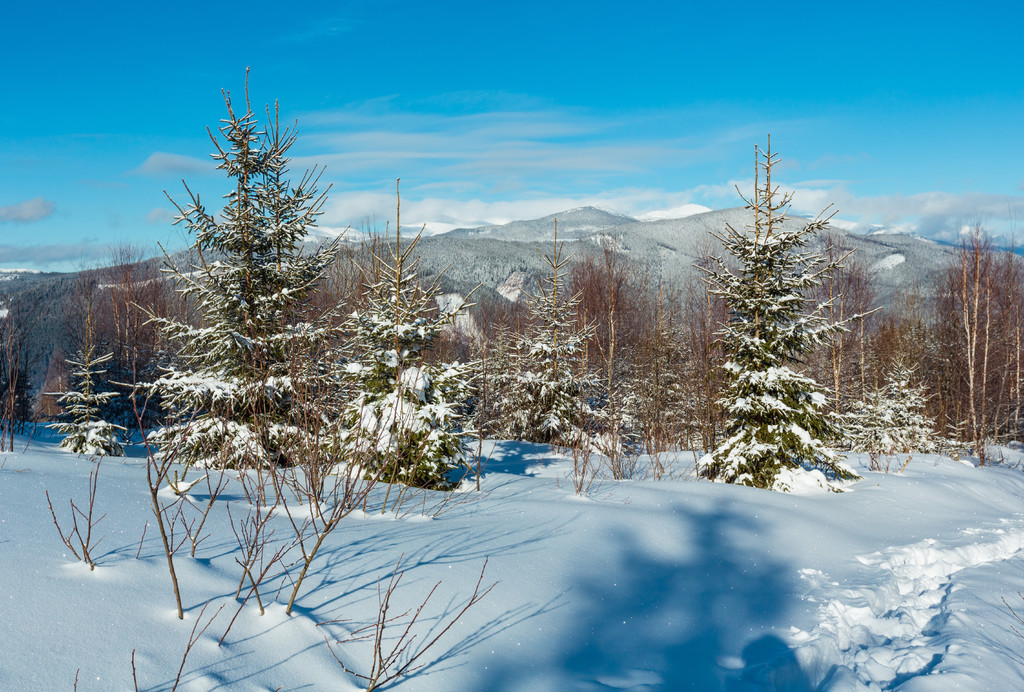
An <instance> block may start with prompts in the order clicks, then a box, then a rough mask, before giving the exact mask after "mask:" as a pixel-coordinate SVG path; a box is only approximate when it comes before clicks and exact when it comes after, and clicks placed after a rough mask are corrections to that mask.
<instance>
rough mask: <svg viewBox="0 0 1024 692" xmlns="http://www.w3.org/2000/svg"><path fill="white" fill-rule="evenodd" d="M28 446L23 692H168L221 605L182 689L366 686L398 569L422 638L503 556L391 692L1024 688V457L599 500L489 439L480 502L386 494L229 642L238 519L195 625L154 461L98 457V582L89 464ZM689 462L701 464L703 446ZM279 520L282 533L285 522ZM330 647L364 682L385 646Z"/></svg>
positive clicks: (216, 540) (555, 467)
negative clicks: (169, 539)
mask: <svg viewBox="0 0 1024 692" xmlns="http://www.w3.org/2000/svg"><path fill="white" fill-rule="evenodd" d="M22 442H24V441H22ZM23 448H24V444H22V445H21V446H19V452H18V453H15V454H7V455H0V462H2V463H3V468H2V469H0V586H2V587H3V588H2V591H0V603H2V606H0V612H2V616H3V617H0V640H2V641H3V642H4V648H3V653H2V655H0V689H3V690H7V689H11V690H22V689H25V690H29V689H31V690H36V689H38V690H50V689H54V690H59V689H71V687H72V684H73V681H74V678H75V675H76V672H77V673H78V674H79V684H78V689H79V690H82V691H83V692H84V691H86V690H104V691H105V690H121V689H128V690H131V689H132V688H133V687H132V667H131V656H132V652H133V651H134V652H135V666H136V671H137V676H138V680H139V687H140V689H143V690H170V689H171V688H172V687H173V684H174V680H175V678H176V675H177V671H178V669H179V666H180V665H181V660H182V654H183V652H184V650H185V648H186V646H187V644H188V641H189V639H190V635H191V633H192V631H193V629H192V628H193V626H195V625H197V623H198V626H197V629H196V632H197V633H198V632H199V630H201V629H202V628H203V626H205V625H206V623H207V622H208V621H209V620H210V619H211V617H212V616H213V615H214V614H216V613H217V611H218V609H220V608H221V607H222V606H223V610H222V611H220V614H219V615H216V618H215V619H213V621H212V624H210V626H209V628H208V629H207V630H206V631H205V633H203V634H202V635H201V636H199V635H198V634H197V637H196V641H195V644H194V645H193V648H192V650H191V652H190V654H189V657H188V659H187V661H186V664H185V666H184V669H183V672H182V676H181V683H180V685H179V687H178V689H179V690H189V691H190V692H191V691H199V690H218V689H220V690H226V689H245V690H276V689H279V688H280V689H283V690H301V689H333V690H341V692H348V691H352V690H358V689H361V688H364V687H365V686H364V685H361V683H360V681H359V680H358V679H356V678H354V677H353V676H351V675H349V674H347V673H345V672H344V671H343V670H342V668H341V666H340V665H339V663H338V662H337V661H336V660H335V659H334V658H333V656H332V655H331V653H330V651H329V650H328V648H327V646H326V644H325V641H324V640H325V637H326V638H328V639H329V640H330V641H332V642H333V641H336V640H344V639H346V638H348V637H349V636H350V635H351V633H352V632H353V631H355V630H357V629H358V628H360V627H362V626H365V625H366V624H368V623H371V622H372V621H373V619H374V617H375V614H376V611H377V609H378V590H377V589H378V584H379V583H380V581H381V580H384V581H385V582H386V580H387V579H388V578H390V576H391V571H392V570H393V569H394V566H395V564H396V562H397V561H398V560H399V558H400V557H401V559H402V564H403V566H404V567H405V568H406V570H407V571H406V573H405V575H404V577H403V580H402V582H401V584H400V587H399V588H398V590H397V591H396V592H395V596H394V602H393V608H394V612H396V613H401V612H403V611H405V610H406V609H409V608H415V607H418V606H419V604H420V603H421V602H422V600H423V598H424V597H425V596H426V594H427V593H428V592H429V590H430V589H431V588H432V587H433V586H434V584H437V583H438V582H441V585H440V586H439V587H438V591H437V592H436V593H435V596H434V597H433V598H432V599H431V601H430V602H429V603H428V605H427V606H426V607H425V609H424V614H423V617H422V619H421V621H420V622H419V623H418V625H417V627H416V628H415V629H414V632H413V633H414V634H415V635H416V636H417V641H422V640H423V639H424V638H427V637H429V636H431V633H436V632H437V630H438V628H439V627H440V626H441V623H443V622H446V616H448V617H450V616H452V615H453V614H454V613H457V612H458V610H459V608H461V606H462V605H463V604H464V603H465V601H466V600H467V598H468V597H469V595H470V594H471V593H472V589H473V586H474V584H475V583H476V580H477V578H478V577H479V574H480V569H481V567H482V565H483V562H484V560H485V559H487V560H488V566H487V571H486V574H485V577H484V580H483V586H484V587H487V586H489V585H490V584H496V585H495V587H494V590H493V591H492V592H491V593H490V594H489V595H488V596H487V597H486V598H485V599H484V600H482V601H481V602H480V603H479V604H477V605H476V606H475V607H474V608H472V609H471V610H470V611H468V612H466V613H465V615H464V616H463V617H462V618H460V619H459V620H458V621H457V622H455V624H454V625H453V626H452V629H451V630H450V632H449V634H448V635H446V636H445V638H443V639H442V640H441V641H440V644H439V645H438V647H437V648H436V649H435V650H433V651H432V652H431V654H430V655H429V656H428V657H427V658H428V659H429V660H428V661H427V664H428V665H427V667H426V668H424V669H423V670H422V671H420V672H419V673H417V674H415V675H413V676H411V677H409V678H407V679H404V680H401V681H400V682H399V683H398V684H396V685H393V686H392V688H393V689H396V690H400V691H402V692H405V691H406V690H408V691H410V692H416V691H426V692H433V691H439V692H442V691H443V692H448V691H450V690H486V691H491V690H494V691H505V690H507V691H509V692H513V691H515V692H519V691H520V690H527V691H529V692H533V691H538V692H547V691H550V692H563V691H577V690H583V691H594V692H598V691H602V692H607V691H608V690H630V691H631V692H651V691H654V690H712V691H713V690H727V691H728V692H741V691H742V692H765V691H767V690H784V691H801V692H808V691H809V690H822V691H826V690H829V691H845V690H883V689H896V688H898V689H901V690H929V691H932V690H947V689H955V688H957V685H959V689H966V690H1016V689H1024V657H1022V656H1021V653H1020V652H1024V640H1022V639H1021V638H1020V637H1019V636H1018V635H1017V634H1016V633H1015V632H1014V631H1013V630H1012V627H1014V626H1018V627H1019V628H1020V629H1024V626H1022V625H1020V623H1018V622H1017V621H1016V620H1014V618H1013V616H1012V615H1011V614H1010V613H1009V611H1008V610H1007V608H1006V606H1005V605H1003V603H1002V601H1001V599H1002V598H1005V599H1006V600H1007V601H1008V602H1009V603H1010V604H1011V605H1014V604H1015V603H1020V604H1021V609H1019V610H1024V601H1021V600H1020V597H1019V596H1018V595H1017V592H1018V591H1024V551H1022V547H1024V515H1021V514H1020V510H1021V507H1022V500H1024V473H1022V472H1021V471H1020V470H1019V469H1017V470H1014V469H1011V468H1008V467H994V468H985V469H978V468H973V467H972V466H967V465H964V464H960V463H956V462H953V461H951V460H948V459H944V458H942V457H938V456H922V457H920V458H918V457H915V459H914V460H913V461H912V462H911V464H910V465H909V466H908V468H907V471H906V472H905V474H903V475H895V474H889V475H886V474H880V473H872V472H869V471H866V470H865V469H864V466H866V465H867V460H866V458H865V457H861V456H858V455H854V456H853V457H852V458H851V460H850V463H851V464H852V465H854V466H855V467H856V468H857V470H858V472H859V473H861V474H863V476H864V480H862V481H860V482H857V483H855V484H853V485H852V486H850V487H849V489H848V491H847V492H845V493H842V494H838V495H837V494H834V493H824V492H819V493H817V494H808V495H802V496H796V495H788V494H781V493H773V492H767V491H761V490H756V489H753V488H742V487H735V486H729V485H722V484H712V483H705V482H694V481H693V480H689V479H684V480H675V481H662V482H650V481H628V482H618V483H615V482H610V481H606V480H602V481H600V482H599V483H597V484H595V490H594V492H593V493H592V494H591V495H590V496H589V497H587V498H584V499H580V498H577V497H576V496H575V495H574V493H573V492H572V484H571V482H570V481H568V479H567V478H566V474H567V473H568V472H569V467H570V464H571V460H570V459H567V458H565V457H563V456H561V455H559V454H555V453H552V452H551V450H550V449H549V448H547V447H545V446H542V445H529V444H522V443H513V442H490V443H487V444H486V445H485V449H484V456H485V457H488V458H489V466H488V469H487V471H486V473H485V474H484V476H483V478H482V486H483V491H484V492H483V493H479V494H478V493H476V492H475V490H466V489H465V488H463V491H462V492H459V493H456V495H455V497H454V498H453V499H452V501H451V502H450V504H449V505H448V506H447V508H446V509H445V511H444V512H443V513H441V514H439V515H438V516H436V517H433V518H428V517H424V516H422V515H421V513H420V512H419V509H418V508H416V509H414V510H413V511H411V512H408V513H399V514H398V515H395V514H393V513H384V514H381V513H380V511H379V507H378V509H377V510H376V511H374V509H373V503H372V502H371V505H370V507H369V512H368V513H367V514H365V515H362V514H355V515H353V516H351V517H349V518H348V519H346V520H345V521H344V522H343V526H341V527H340V528H339V529H338V531H337V532H336V533H335V534H333V535H332V537H331V539H330V540H329V541H328V543H327V544H325V547H324V552H323V554H322V555H320V556H318V557H317V559H316V561H314V563H313V571H312V573H311V574H310V575H309V576H308V577H307V584H308V585H307V586H304V587H303V590H302V591H301V592H300V595H299V598H298V600H297V602H296V609H295V611H294V612H293V615H292V616H291V617H288V616H285V615H284V607H285V605H284V604H285V602H286V600H287V593H288V585H289V581H288V579H287V577H285V576H283V575H280V574H278V575H277V576H274V577H273V578H272V579H270V580H269V582H268V584H269V587H268V588H267V589H265V590H264V591H263V593H264V596H265V600H264V602H265V603H266V604H267V612H266V614H265V615H263V616H261V615H260V614H259V611H258V609H257V608H256V607H255V606H254V605H253V604H252V603H250V604H247V605H246V606H245V607H244V608H242V610H241V612H240V614H239V615H238V619H237V620H236V621H235V623H234V625H233V626H232V627H231V630H230V632H229V633H228V635H227V637H226V639H225V643H224V645H223V646H218V640H219V639H220V637H221V636H222V635H223V634H224V631H225V629H226V628H227V624H228V622H229V620H230V618H231V617H233V616H234V614H235V612H237V611H238V606H239V603H238V602H237V601H236V600H235V599H234V593H235V589H236V587H237V584H238V580H239V574H240V571H239V567H238V565H237V563H235V561H234V559H235V557H236V556H237V554H238V545H237V542H236V539H235V537H234V536H233V535H232V532H231V529H230V523H229V522H228V517H227V513H226V511H225V507H224V505H219V506H218V507H217V508H216V509H215V512H214V513H213V514H212V515H211V517H210V520H209V522H208V527H209V530H210V531H209V536H208V538H207V539H206V540H205V541H204V542H203V543H202V544H201V545H200V547H199V550H198V551H197V556H196V558H190V557H188V554H187V553H188V550H187V549H184V550H182V551H180V552H179V553H178V556H177V559H176V568H177V569H178V572H179V578H180V581H181V587H182V594H183V599H184V605H185V610H186V619H185V621H184V622H181V621H179V620H178V619H177V617H176V615H175V612H174V602H173V598H172V595H171V591H170V582H169V579H168V577H167V571H166V564H165V563H164V561H163V556H162V554H161V550H160V548H159V544H158V541H159V539H158V538H157V536H156V533H155V529H154V525H153V519H152V515H151V511H150V509H149V507H148V504H147V502H148V492H147V490H146V486H145V480H144V477H143V474H144V465H143V463H142V460H141V459H139V458H138V457H137V456H136V457H129V458H127V459H124V460H114V459H108V460H105V461H104V462H103V464H102V467H101V470H100V476H99V485H98V488H99V492H98V499H97V510H98V512H99V513H106V514H107V517H106V518H105V519H104V520H103V522H102V523H100V524H99V525H98V527H97V533H98V535H99V536H100V537H101V538H102V543H100V545H99V548H98V550H97V551H96V552H95V557H96V559H97V563H98V566H97V569H96V571H95V572H90V571H89V569H88V568H87V567H86V566H85V565H83V564H81V563H78V562H75V561H74V559H73V558H72V557H71V556H70V555H67V554H66V553H67V550H66V548H64V546H62V545H61V544H60V541H59V538H58V537H57V534H56V530H55V529H54V527H53V524H52V520H51V518H50V516H49V511H48V509H47V507H46V500H45V497H44V495H43V491H44V490H49V492H50V496H51V498H53V500H54V505H55V510H56V511H57V513H58V517H59V518H60V519H61V521H66V512H67V499H68V498H74V499H75V500H76V501H78V500H80V499H81V498H82V497H83V493H84V491H85V484H86V481H87V479H88V473H89V470H90V468H91V463H90V462H89V461H88V460H87V459H83V458H78V457H76V456H74V455H71V454H69V453H67V452H66V451H64V450H58V449H56V445H55V444H52V443H47V442H38V441H33V442H32V443H31V444H29V446H28V450H27V451H26V452H24V453H22V452H21V451H20V450H21V449H23ZM129 452H130V453H132V454H137V450H134V449H131V448H130V449H129ZM675 465H676V468H677V469H681V470H683V471H685V470H686V469H687V468H689V467H690V466H692V455H691V454H689V453H686V454H682V455H680V456H679V457H678V458H677V459H676V460H675ZM683 478H686V477H685V475H684V476H683ZM473 485H474V486H475V483H474V484H473ZM204 492H205V491H204V484H202V483H201V484H199V485H197V486H194V487H193V488H192V489H191V490H190V491H189V494H190V495H191V496H192V498H193V499H194V500H195V502H196V503H197V504H200V505H201V504H202V503H203V500H204ZM433 497H440V496H439V495H436V496H435V495H431V496H430V498H433ZM224 502H225V503H229V502H230V503H232V504H231V507H232V509H231V512H232V515H233V516H235V517H236V518H239V517H241V516H242V515H243V513H244V511H246V510H247V509H248V507H249V506H248V504H247V503H245V502H244V499H243V498H242V496H241V494H240V492H238V489H237V488H233V489H229V491H227V492H226V494H225V500H224ZM427 504H428V506H429V501H428V503H427ZM410 508H411V505H410ZM147 521H148V522H149V527H148V530H146V529H145V528H144V527H145V525H146V523H147ZM272 521H273V522H275V523H274V529H275V530H276V531H277V534H276V538H275V540H277V539H283V537H284V536H285V535H286V533H287V531H288V530H289V529H288V527H287V519H286V518H284V517H281V516H275V517H274V518H273V520H272ZM144 530H146V537H145V540H140V539H141V538H142V533H143V531H144ZM136 555H138V557H136ZM279 588H280V589H282V591H281V592H279V591H278V589H279ZM207 602H209V605H208V606H206V610H205V612H204V613H203V614H202V615H200V613H201V612H203V610H202V609H203V607H204V605H205V604H206V603H207ZM326 623H329V624H326ZM318 624H319V626H318ZM396 635H397V632H394V631H393V632H392V633H391V634H389V635H388V637H387V639H388V641H395V639H394V637H395V636H396ZM334 650H335V653H336V654H337V655H338V656H339V657H340V658H341V659H342V661H343V662H344V664H345V665H346V667H348V668H350V669H353V670H357V671H361V672H365V671H366V670H367V666H368V663H369V650H370V648H369V644H368V643H367V642H348V643H343V644H335V645H334Z"/></svg>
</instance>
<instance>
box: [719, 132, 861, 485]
mask: <svg viewBox="0 0 1024 692" xmlns="http://www.w3.org/2000/svg"><path fill="white" fill-rule="evenodd" d="M754 154H755V167H754V171H755V184H754V194H753V197H752V198H751V199H747V198H745V197H744V200H745V201H746V202H747V208H748V209H750V210H751V211H752V212H753V222H752V223H751V224H750V225H748V226H747V228H746V229H744V230H743V231H738V230H736V229H734V228H733V227H731V226H726V229H725V232H724V233H723V234H721V235H718V236H716V237H718V239H719V240H720V241H721V242H722V244H723V246H724V247H725V250H726V252H727V253H728V254H729V255H730V256H731V258H732V260H733V261H734V262H735V263H736V267H735V268H733V267H732V266H730V265H729V264H727V262H726V260H725V259H724V258H723V257H721V256H718V257H714V258H713V264H712V266H711V267H710V268H703V267H701V269H702V270H703V271H704V272H705V274H706V276H707V279H708V281H709V282H710V284H711V286H712V290H713V291H714V292H715V293H716V294H718V295H720V296H722V297H723V298H724V299H725V301H726V303H727V305H728V308H729V312H730V317H729V322H728V324H727V325H726V326H725V327H724V329H723V331H722V332H721V338H722V341H723V343H724V345H725V348H726V351H727V353H728V359H727V361H726V363H725V365H724V369H725V371H726V373H727V376H728V378H729V386H728V390H727V392H726V394H725V396H724V400H723V402H722V404H723V406H722V408H723V410H725V411H727V412H728V414H729V419H728V421H727V422H726V426H725V428H726V429H725V435H726V438H725V441H724V442H722V443H721V444H720V445H719V446H718V448H717V449H715V450H714V451H712V452H711V453H710V454H708V455H706V456H705V457H704V458H703V459H702V460H701V464H700V467H701V472H702V473H703V475H705V476H706V477H708V478H710V479H712V480H716V481H724V482H729V483H741V484H744V485H752V486H756V487H760V488H776V489H780V490H786V489H788V481H787V480H786V479H787V478H789V477H790V476H791V474H792V473H794V472H796V471H798V470H799V469H801V468H807V469H811V468H813V469H817V470H819V471H822V472H824V474H825V476H827V477H829V478H838V479H850V478H853V477H855V476H854V474H853V472H852V471H851V470H849V469H848V468H847V467H846V466H845V465H844V464H843V463H842V461H841V459H840V457H838V456H837V455H836V453H835V452H833V451H832V450H831V449H829V448H828V447H827V446H826V443H825V441H826V440H830V439H834V438H835V437H836V434H837V432H838V431H837V428H836V422H835V421H833V420H831V419H830V418H829V415H828V413H827V410H826V393H825V390H824V389H823V388H822V387H821V386H820V385H818V383H817V382H815V381H814V380H813V379H811V378H810V377H808V376H806V375H803V374H801V373H799V372H797V371H796V370H794V369H793V367H792V366H794V365H796V364H797V363H799V362H800V360H801V359H802V358H803V357H804V356H806V355H807V354H809V353H810V352H811V351H812V350H813V349H814V348H815V347H816V346H818V345H821V344H825V343H828V342H829V341H830V339H832V338H833V337H834V336H836V335H837V334H839V333H840V332H842V331H843V330H845V328H846V327H845V324H846V323H847V322H848V321H849V320H847V321H844V322H830V321H828V320H827V319H825V315H824V313H825V310H826V308H827V307H828V303H827V302H825V303H820V304H817V305H810V306H809V305H808V298H807V292H808V291H809V289H812V288H814V287H815V286H817V285H819V284H820V282H821V280H822V277H823V276H826V275H828V274H829V273H830V272H832V271H835V270H836V269H837V268H839V267H840V263H841V261H842V259H843V258H839V259H834V260H826V259H825V258H824V257H822V256H821V255H817V254H813V253H810V252H807V251H806V249H805V248H806V246H807V243H808V241H809V239H810V238H811V237H812V236H814V234H816V233H818V232H819V231H821V230H822V229H824V228H825V227H826V226H827V224H828V221H829V219H830V218H831V214H829V213H828V210H827V209H826V210H825V212H822V214H819V215H818V217H817V218H815V219H814V220H813V221H811V222H809V223H805V224H799V223H793V222H792V221H789V220H788V219H787V211H788V209H789V203H790V201H791V195H790V194H788V193H780V191H779V187H778V186H777V185H774V184H773V183H772V169H773V167H774V166H775V165H777V164H778V161H779V159H778V155H777V154H775V153H773V152H772V151H771V140H769V145H768V148H767V149H766V150H762V149H761V148H760V147H755V150H754ZM762 173H763V182H762V179H761V174H762ZM741 196H742V195H741ZM821 480H822V482H827V481H826V480H825V478H824V477H822V479H821Z"/></svg>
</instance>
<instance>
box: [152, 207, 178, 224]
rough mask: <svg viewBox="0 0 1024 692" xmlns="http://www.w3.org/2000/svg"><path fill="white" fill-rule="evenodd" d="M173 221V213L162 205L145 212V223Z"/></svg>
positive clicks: (167, 222)
mask: <svg viewBox="0 0 1024 692" xmlns="http://www.w3.org/2000/svg"><path fill="white" fill-rule="evenodd" d="M173 221H174V214H173V213H172V212H171V211H170V210H169V209H165V208H164V207H156V208H155V209H150V210H149V213H148V214H146V223H148V224H149V225H151V226H156V225H162V224H169V223H172V222H173Z"/></svg>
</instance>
